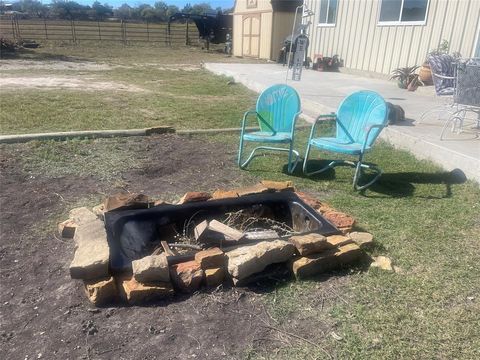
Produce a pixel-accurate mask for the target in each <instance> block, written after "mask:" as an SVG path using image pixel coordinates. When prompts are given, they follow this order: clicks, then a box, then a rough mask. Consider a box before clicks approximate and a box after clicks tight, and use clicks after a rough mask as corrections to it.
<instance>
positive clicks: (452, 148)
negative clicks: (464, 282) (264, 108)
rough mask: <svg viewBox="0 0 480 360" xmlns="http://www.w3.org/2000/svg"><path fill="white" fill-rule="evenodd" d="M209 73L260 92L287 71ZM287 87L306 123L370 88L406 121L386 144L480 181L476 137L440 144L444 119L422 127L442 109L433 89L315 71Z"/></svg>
mask: <svg viewBox="0 0 480 360" xmlns="http://www.w3.org/2000/svg"><path fill="white" fill-rule="evenodd" d="M205 68H206V69H207V70H209V71H211V72H213V73H214V74H218V75H225V76H230V77H232V78H233V79H234V80H235V81H236V82H239V83H242V84H244V85H245V86H246V87H248V88H249V89H251V90H253V91H256V92H261V91H262V90H264V89H265V88H267V87H268V86H271V85H273V84H278V83H285V76H286V68H285V67H283V66H281V65H278V64H225V63H222V64H219V63H206V64H205ZM288 84H289V85H291V86H293V87H294V88H295V89H296V90H297V91H298V93H299V94H300V97H301V99H302V108H303V114H304V118H305V119H306V120H307V121H309V122H313V120H314V119H315V117H316V116H318V115H319V114H326V113H330V112H334V111H335V110H336V109H337V107H338V105H339V104H340V102H341V101H342V99H343V98H344V97H345V96H346V95H348V94H350V93H352V92H354V91H357V90H364V89H368V90H373V91H376V92H378V93H379V94H381V95H382V96H383V97H384V98H385V100H386V101H389V102H391V103H393V104H396V105H400V106H401V107H402V108H403V109H404V110H405V118H406V121H405V122H403V123H401V124H400V125H390V126H389V127H388V128H386V129H385V130H384V131H383V132H382V138H383V139H385V140H386V141H388V142H390V143H391V144H392V145H394V146H395V147H397V148H401V149H405V150H408V151H410V152H411V153H412V154H413V155H414V156H415V157H417V158H418V159H428V160H431V161H433V162H435V163H437V164H439V165H440V166H442V167H443V168H444V169H445V170H449V171H450V170H454V169H460V170H462V171H463V172H464V173H465V175H466V176H467V178H470V179H474V180H476V181H477V182H480V141H479V138H478V137H475V136H472V135H467V136H463V135H462V136H461V137H456V136H453V135H452V136H451V137H450V136H449V137H448V140H440V134H441V132H442V128H443V125H444V120H442V119H437V118H436V115H435V114H433V116H432V117H429V118H428V119H426V120H425V121H422V122H421V123H420V122H419V119H420V115H421V114H422V113H423V112H424V111H425V110H428V109H431V108H434V107H436V106H438V105H441V102H440V101H439V100H438V99H436V98H435V97H434V96H433V91H431V90H430V89H429V88H422V89H419V91H417V92H409V91H406V90H403V89H399V88H398V87H397V86H396V84H395V83H393V82H390V81H387V80H381V79H375V78H369V77H361V76H357V75H352V74H346V73H329V72H318V71H313V70H304V71H303V73H302V80H301V81H300V82H296V81H291V80H289V81H288ZM437 116H438V115H437Z"/></svg>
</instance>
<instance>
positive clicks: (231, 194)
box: [211, 190, 238, 200]
mask: <svg viewBox="0 0 480 360" xmlns="http://www.w3.org/2000/svg"><path fill="white" fill-rule="evenodd" d="M237 197H238V193H237V192H236V191H235V190H215V191H214V192H213V194H212V198H211V200H219V199H230V198H237Z"/></svg>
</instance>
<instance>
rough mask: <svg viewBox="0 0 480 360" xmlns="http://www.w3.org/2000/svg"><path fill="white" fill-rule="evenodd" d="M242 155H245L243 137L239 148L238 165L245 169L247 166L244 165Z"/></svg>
mask: <svg viewBox="0 0 480 360" xmlns="http://www.w3.org/2000/svg"><path fill="white" fill-rule="evenodd" d="M242 154H243V136H241V137H240V145H239V147H238V159H237V164H238V167H240V168H241V169H243V168H244V166H245V164H244V165H242Z"/></svg>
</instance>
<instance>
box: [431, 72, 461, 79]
mask: <svg viewBox="0 0 480 360" xmlns="http://www.w3.org/2000/svg"><path fill="white" fill-rule="evenodd" d="M432 75H433V76H436V77H438V78H440V79H446V80H455V76H445V75H438V74H435V73H434V72H432Z"/></svg>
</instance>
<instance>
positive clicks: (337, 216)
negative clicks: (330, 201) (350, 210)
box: [322, 211, 355, 233]
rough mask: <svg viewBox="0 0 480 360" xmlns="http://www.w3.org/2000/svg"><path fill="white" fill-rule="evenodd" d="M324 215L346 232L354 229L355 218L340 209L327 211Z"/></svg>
mask: <svg viewBox="0 0 480 360" xmlns="http://www.w3.org/2000/svg"><path fill="white" fill-rule="evenodd" d="M322 215H323V216H324V217H325V218H326V219H327V220H328V221H330V222H331V223H332V224H333V225H335V227H336V228H337V229H339V230H341V231H343V232H344V233H346V232H350V231H352V228H353V225H354V224H355V219H354V218H353V217H351V216H350V215H347V214H345V213H343V212H340V211H326V212H324V213H322Z"/></svg>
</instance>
